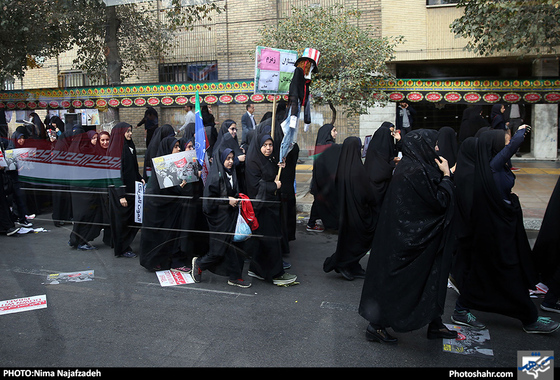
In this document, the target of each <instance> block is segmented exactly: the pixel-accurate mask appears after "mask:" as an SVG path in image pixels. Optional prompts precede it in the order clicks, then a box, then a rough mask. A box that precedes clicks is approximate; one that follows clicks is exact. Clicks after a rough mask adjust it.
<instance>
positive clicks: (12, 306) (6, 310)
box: [0, 295, 47, 315]
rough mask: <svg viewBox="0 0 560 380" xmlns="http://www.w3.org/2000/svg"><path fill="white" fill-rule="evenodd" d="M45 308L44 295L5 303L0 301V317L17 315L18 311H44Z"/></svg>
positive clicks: (45, 299) (45, 298) (45, 300)
mask: <svg viewBox="0 0 560 380" xmlns="http://www.w3.org/2000/svg"><path fill="white" fill-rule="evenodd" d="M46 307H47V296H46V295H41V296H33V297H25V298H16V299H12V300H7V301H0V315H2V314H11V313H18V312H20V311H29V310H36V309H45V308H46Z"/></svg>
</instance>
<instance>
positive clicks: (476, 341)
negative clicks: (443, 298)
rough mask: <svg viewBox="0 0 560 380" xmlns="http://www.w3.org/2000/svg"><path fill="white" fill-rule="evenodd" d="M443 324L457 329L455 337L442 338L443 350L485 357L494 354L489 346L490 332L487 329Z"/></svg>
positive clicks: (454, 329)
mask: <svg viewBox="0 0 560 380" xmlns="http://www.w3.org/2000/svg"><path fill="white" fill-rule="evenodd" d="M445 326H446V327H447V328H448V329H449V330H451V331H457V339H443V351H445V352H451V353H454V354H461V355H472V356H478V357H485V358H488V357H491V356H493V355H494V351H493V350H492V347H491V346H490V332H489V331H488V330H487V329H484V330H476V329H473V328H470V327H464V326H457V325H448V324H445Z"/></svg>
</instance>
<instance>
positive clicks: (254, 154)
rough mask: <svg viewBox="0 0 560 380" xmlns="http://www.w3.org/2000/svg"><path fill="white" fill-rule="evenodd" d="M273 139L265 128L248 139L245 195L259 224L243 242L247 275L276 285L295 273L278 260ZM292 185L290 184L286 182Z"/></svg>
mask: <svg viewBox="0 0 560 380" xmlns="http://www.w3.org/2000/svg"><path fill="white" fill-rule="evenodd" d="M273 150H274V143H273V139H272V137H271V136H270V135H269V134H268V133H267V132H262V133H260V134H258V135H257V136H255V137H254V138H253V139H252V140H251V145H250V146H249V149H248V152H247V157H246V161H245V164H246V167H245V178H246V184H247V195H248V196H249V198H250V199H251V200H252V201H253V209H254V211H255V217H256V219H257V220H258V221H259V227H258V228H257V229H256V230H255V231H253V233H254V235H256V236H253V237H251V238H250V239H249V240H247V241H246V242H245V248H246V249H247V252H248V254H249V256H250V257H251V264H250V267H249V275H250V276H252V277H255V278H258V279H261V280H266V281H272V283H274V284H276V285H288V284H291V283H294V282H295V280H296V278H297V277H296V276H295V275H292V274H289V273H286V272H285V271H284V264H283V260H282V243H283V235H282V222H281V203H280V202H281V199H280V191H279V190H280V187H281V186H282V184H281V182H280V181H279V180H278V179H277V178H276V176H277V174H278V166H277V165H278V161H277V160H276V159H275V158H274V156H273ZM287 186H292V184H287Z"/></svg>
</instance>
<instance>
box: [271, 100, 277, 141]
mask: <svg viewBox="0 0 560 380" xmlns="http://www.w3.org/2000/svg"><path fill="white" fill-rule="evenodd" d="M275 125H276V94H274V100H273V101H272V127H271V128H270V137H272V140H273V141H274V127H275Z"/></svg>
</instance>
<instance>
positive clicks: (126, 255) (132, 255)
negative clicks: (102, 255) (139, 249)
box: [117, 251, 138, 259]
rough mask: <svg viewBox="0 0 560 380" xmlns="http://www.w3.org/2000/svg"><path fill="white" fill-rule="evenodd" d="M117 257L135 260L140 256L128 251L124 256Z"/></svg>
mask: <svg viewBox="0 0 560 380" xmlns="http://www.w3.org/2000/svg"><path fill="white" fill-rule="evenodd" d="M117 257H125V258H127V259H133V258H135V257H138V255H137V254H136V253H134V252H131V251H128V252H125V253H123V254H122V255H118V256H117Z"/></svg>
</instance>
